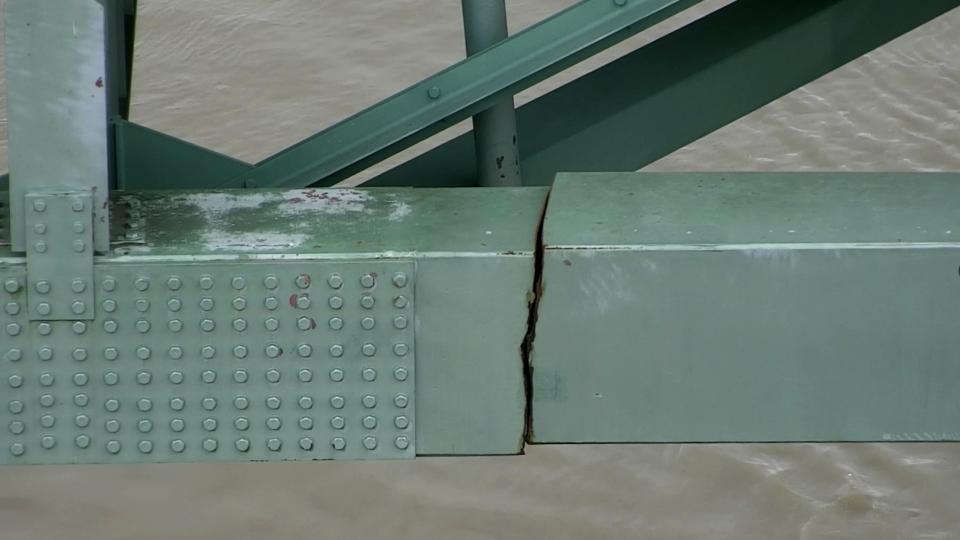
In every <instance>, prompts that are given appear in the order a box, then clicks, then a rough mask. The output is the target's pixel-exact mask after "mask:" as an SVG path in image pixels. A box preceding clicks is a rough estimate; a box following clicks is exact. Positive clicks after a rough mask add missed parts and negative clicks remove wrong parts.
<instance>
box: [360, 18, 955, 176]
mask: <svg viewBox="0 0 960 540" xmlns="http://www.w3.org/2000/svg"><path fill="white" fill-rule="evenodd" d="M958 5H960V1H957V0H928V1H924V2H902V1H900V0H812V1H806V2H796V1H793V0H739V1H737V2H734V3H733V4H731V5H729V6H726V7H724V8H722V9H721V10H719V11H717V12H715V13H712V14H710V15H708V16H706V17H705V18H703V19H701V20H699V21H696V22H694V23H692V24H690V25H688V26H686V27H684V28H681V29H679V30H677V31H675V32H673V33H671V34H669V35H667V36H665V37H663V38H661V39H659V40H657V41H655V42H653V43H651V44H649V45H647V46H644V47H642V48H640V49H638V50H637V51H635V52H633V53H631V54H629V55H627V56H625V57H624V58H622V59H620V60H617V61H615V62H612V63H611V64H609V65H607V66H605V67H603V68H601V69H598V70H596V71H594V72H592V73H589V74H587V75H584V76H583V77H581V78H580V79H577V80H576V81H574V82H572V83H570V84H567V85H566V86H563V87H561V88H559V89H557V90H555V91H553V92H551V93H549V94H547V95H545V96H543V97H541V98H539V99H537V100H534V101H533V102H531V103H529V104H527V105H525V106H523V107H521V108H520V109H519V110H518V124H519V127H518V129H519V138H520V141H522V143H523V144H522V148H521V167H522V169H523V177H524V182H525V183H526V184H532V185H546V184H549V183H550V182H552V180H553V177H554V175H555V174H556V173H557V172H558V171H591V170H592V171H633V170H637V169H640V168H642V167H644V166H645V165H648V164H649V163H652V162H653V161H656V160H657V159H659V158H661V157H663V156H665V155H667V154H669V153H671V152H673V151H674V150H677V149H679V148H681V147H683V146H685V145H687V144H689V143H691V142H693V141H695V140H697V139H699V138H700V137H702V136H704V135H707V134H709V133H710V132H712V131H714V130H716V129H718V128H720V127H722V126H724V125H726V124H728V123H730V122H733V121H735V120H737V119H738V118H740V117H742V116H744V115H746V114H748V113H750V112H751V111H754V110H756V109H757V108H759V107H761V106H763V105H765V104H767V103H769V102H771V101H773V100H775V99H777V98H778V97H780V96H783V95H785V94H787V93H788V92H790V91H792V90H794V89H796V88H799V87H800V86H802V85H804V84H806V83H808V82H810V81H813V80H814V79H816V78H818V77H820V76H822V75H824V74H826V73H828V72H830V71H832V70H834V69H836V68H838V67H840V66H842V65H843V64H845V63H847V62H850V61H851V60H854V59H855V58H857V57H859V56H861V55H863V54H865V53H867V52H869V51H870V50H872V49H874V48H876V47H879V46H880V45H883V44H884V43H886V42H888V41H890V40H892V39H894V38H896V37H897V36H899V35H901V34H903V33H905V32H907V31H909V30H911V29H913V28H916V27H917V26H919V25H921V24H923V23H925V22H927V21H929V20H931V19H933V18H934V17H936V16H938V15H940V14H942V13H944V12H946V11H948V10H950V9H952V8H955V7H957V6H958ZM472 137H473V136H472V134H466V135H463V136H461V137H458V138H456V139H454V140H452V141H450V142H448V143H445V144H444V145H442V146H440V147H438V148H436V149H434V150H431V151H430V152H427V153H425V154H423V155H422V156H420V157H417V158H415V159H413V160H411V161H409V162H407V163H404V164H402V165H399V166H397V167H396V168H394V169H392V170H390V171H387V172H386V173H384V174H382V175H380V176H378V177H376V178H374V179H373V180H372V181H370V182H369V183H368V185H448V186H466V185H474V184H475V174H474V170H475V167H476V165H475V157H474V151H473V148H472Z"/></svg>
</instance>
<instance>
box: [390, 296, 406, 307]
mask: <svg viewBox="0 0 960 540" xmlns="http://www.w3.org/2000/svg"><path fill="white" fill-rule="evenodd" d="M393 307H395V308H397V309H403V308H405V307H407V297H406V296H398V297H396V298H394V299H393Z"/></svg>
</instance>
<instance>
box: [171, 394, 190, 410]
mask: <svg viewBox="0 0 960 540" xmlns="http://www.w3.org/2000/svg"><path fill="white" fill-rule="evenodd" d="M186 406H187V402H186V401H184V400H183V398H178V397H175V398H171V399H170V409H171V410H174V411H182V410H183V408H184V407H186Z"/></svg>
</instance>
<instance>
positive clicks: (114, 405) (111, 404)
mask: <svg viewBox="0 0 960 540" xmlns="http://www.w3.org/2000/svg"><path fill="white" fill-rule="evenodd" d="M103 408H104V409H106V410H107V411H109V412H117V411H118V410H119V409H120V401H119V400H116V399H108V400H106V401H105V402H103Z"/></svg>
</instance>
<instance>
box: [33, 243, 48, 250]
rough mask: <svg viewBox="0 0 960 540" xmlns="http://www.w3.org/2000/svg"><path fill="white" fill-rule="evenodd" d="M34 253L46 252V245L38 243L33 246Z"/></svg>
mask: <svg viewBox="0 0 960 540" xmlns="http://www.w3.org/2000/svg"><path fill="white" fill-rule="evenodd" d="M33 249H34V251H36V252H37V253H46V252H47V243H46V242H43V241H40V242H37V243H36V244H34V245H33Z"/></svg>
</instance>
